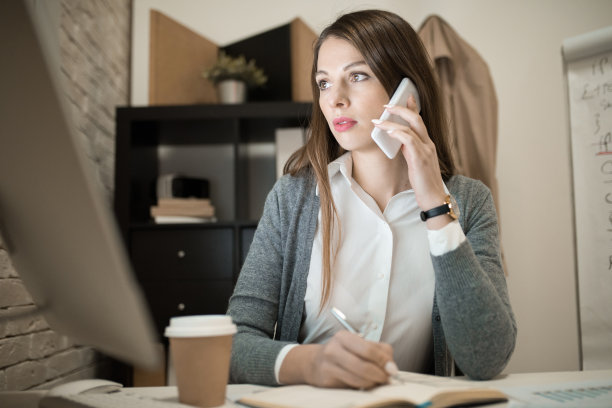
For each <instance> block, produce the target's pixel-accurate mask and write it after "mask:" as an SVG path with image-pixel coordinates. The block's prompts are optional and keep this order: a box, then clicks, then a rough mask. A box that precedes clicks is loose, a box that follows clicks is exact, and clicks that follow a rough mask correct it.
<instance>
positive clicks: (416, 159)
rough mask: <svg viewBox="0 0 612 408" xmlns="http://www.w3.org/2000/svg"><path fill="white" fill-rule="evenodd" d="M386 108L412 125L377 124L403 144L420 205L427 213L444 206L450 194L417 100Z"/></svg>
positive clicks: (412, 184) (411, 99)
mask: <svg viewBox="0 0 612 408" xmlns="http://www.w3.org/2000/svg"><path fill="white" fill-rule="evenodd" d="M386 109H387V110H388V111H389V112H390V113H392V114H394V115H397V116H400V117H401V118H402V119H404V120H405V121H406V122H408V125H402V124H399V123H395V122H391V121H388V120H386V121H382V122H379V123H376V122H375V123H374V125H375V126H376V127H378V128H380V129H383V130H385V131H386V132H387V133H388V134H389V136H391V137H392V138H394V139H397V140H399V141H400V142H401V143H402V147H401V152H402V154H403V156H404V158H405V159H406V163H407V164H408V177H409V179H410V185H411V186H412V189H413V190H414V193H415V195H416V200H417V204H418V205H419V207H420V208H421V209H422V210H424V211H426V210H429V209H432V208H434V207H437V206H439V205H441V204H442V203H444V199H445V197H446V192H445V190H444V182H443V181H442V175H441V173H440V164H439V163H438V155H437V153H436V146H435V145H434V143H433V142H432V141H431V139H430V138H429V133H428V132H427V128H426V127H425V123H424V122H423V119H422V118H421V115H419V114H418V113H417V106H416V102H415V100H414V97H413V96H412V95H411V96H410V98H409V99H408V106H407V107H403V106H390V105H389V106H386Z"/></svg>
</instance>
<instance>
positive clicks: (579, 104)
mask: <svg viewBox="0 0 612 408" xmlns="http://www.w3.org/2000/svg"><path fill="white" fill-rule="evenodd" d="M563 58H564V64H565V67H564V68H565V72H566V76H567V90H568V102H569V113H570V144H571V150H572V173H573V186H574V221H575V234H576V237H575V242H576V258H577V260H576V264H577V284H578V299H579V312H580V332H581V333H580V335H581V346H582V366H583V369H585V370H591V369H603V368H612V27H608V28H604V29H601V30H598V31H595V32H592V33H587V34H584V35H581V36H578V37H573V38H570V39H567V40H565V41H564V42H563ZM552 288H554V286H552Z"/></svg>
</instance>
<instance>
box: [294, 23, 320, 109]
mask: <svg viewBox="0 0 612 408" xmlns="http://www.w3.org/2000/svg"><path fill="white" fill-rule="evenodd" d="M317 38H318V37H317V35H316V34H315V32H314V31H312V29H311V28H310V27H308V26H307V25H306V24H305V23H304V22H303V21H302V20H301V19H299V18H295V19H294V20H293V21H292V22H291V99H292V100H293V101H296V102H312V86H311V84H310V74H311V70H312V57H313V46H314V43H315V41H317Z"/></svg>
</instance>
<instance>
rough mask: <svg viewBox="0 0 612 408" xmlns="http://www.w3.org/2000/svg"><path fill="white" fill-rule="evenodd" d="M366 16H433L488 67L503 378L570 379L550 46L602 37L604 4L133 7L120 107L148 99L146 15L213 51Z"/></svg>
mask: <svg viewBox="0 0 612 408" xmlns="http://www.w3.org/2000/svg"><path fill="white" fill-rule="evenodd" d="M372 7H375V8H383V9H388V10H391V11H395V12H397V13H398V14H400V15H401V16H403V17H404V18H405V19H406V20H408V21H409V22H410V23H411V24H412V25H413V26H414V27H415V28H418V27H419V25H420V24H421V23H422V22H423V21H424V19H425V17H427V16H428V15H430V14H433V13H435V14H439V15H440V16H442V17H443V18H444V19H446V20H447V21H448V22H449V23H450V24H451V25H452V26H453V27H454V28H455V29H456V31H457V32H458V33H459V34H460V35H462V36H463V38H464V39H465V40H466V41H467V42H468V43H470V44H471V45H472V46H473V47H474V48H475V49H476V50H477V51H478V52H479V53H480V54H481V55H482V56H483V58H484V59H485V60H486V61H487V62H488V64H489V67H490V69H491V74H492V76H493V80H494V83H495V86H496V90H497V94H498V100H499V144H498V166H497V177H498V181H499V187H500V198H501V200H500V201H501V202H500V207H501V208H500V215H501V220H500V222H501V226H502V231H503V244H504V249H505V253H506V257H507V265H508V270H509V277H508V285H509V289H510V296H511V300H512V303H513V306H514V310H515V313H516V317H517V320H518V324H519V335H518V343H517V349H516V352H515V354H514V356H513V358H512V361H511V362H510V364H509V366H508V368H507V371H508V372H529V371H553V370H574V369H578V368H579V367H580V355H579V343H578V321H577V319H578V317H577V310H576V289H575V288H576V286H575V253H574V252H575V251H574V238H573V236H574V235H573V234H574V230H573V224H572V211H573V209H572V200H571V191H572V190H571V179H570V175H571V172H570V154H569V131H568V116H567V102H566V97H565V94H564V76H563V66H562V58H561V43H562V41H563V40H564V39H565V38H567V37H572V36H575V35H578V34H582V33H585V32H589V31H592V30H595V29H598V28H601V27H605V26H609V25H610V24H611V22H610V16H611V15H612V2H610V1H609V0H590V1H588V2H578V1H573V0H539V1H528V0H519V1H514V2H507V1H501V0H493V1H491V0H462V1H452V0H388V1H369V2H367V3H365V2H354V1H351V0H332V1H330V0H311V1H308V2H301V1H282V0H266V1H263V0H262V1H257V2H243V1H240V0H223V1H206V2H202V1H198V0H175V1H173V2H167V1H164V0H134V14H133V18H134V20H133V26H134V31H133V55H132V67H133V70H132V73H133V77H132V83H131V85H132V103H133V104H136V105H139V104H146V101H147V98H148V97H147V89H146V88H147V82H148V70H147V69H148V68H147V61H148V11H149V9H150V8H156V9H158V10H160V11H162V12H164V13H166V14H167V15H169V16H170V17H172V18H174V19H176V20H178V21H181V22H182V23H183V24H185V25H187V26H188V27H189V28H191V29H193V30H194V31H196V32H199V33H200V34H201V35H203V36H205V37H207V38H208V39H210V40H211V41H214V42H216V43H218V44H219V45H224V44H228V43H231V42H234V41H237V40H239V39H242V38H245V37H249V36H251V35H253V34H256V33H259V32H262V31H265V30H268V29H270V28H272V27H276V26H279V25H282V24H286V23H287V22H289V21H290V20H291V19H292V18H294V17H296V16H299V17H301V18H302V19H303V20H304V21H305V22H306V23H307V24H308V25H310V27H311V28H313V29H314V30H315V31H316V32H319V31H320V30H321V29H322V28H323V27H324V26H325V25H326V24H328V23H329V22H331V21H332V20H333V19H334V18H335V16H337V15H338V14H340V13H342V12H344V11H347V10H355V9H360V8H372ZM253 16H257V18H253Z"/></svg>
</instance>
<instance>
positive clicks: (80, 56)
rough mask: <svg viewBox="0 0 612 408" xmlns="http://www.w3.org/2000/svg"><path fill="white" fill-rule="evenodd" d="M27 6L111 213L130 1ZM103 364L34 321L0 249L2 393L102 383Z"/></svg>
mask: <svg viewBox="0 0 612 408" xmlns="http://www.w3.org/2000/svg"><path fill="white" fill-rule="evenodd" d="M28 1H29V2H30V5H31V6H32V10H33V11H34V13H35V17H36V21H37V23H38V25H39V27H38V28H39V30H40V31H41V33H42V35H43V37H44V40H45V45H46V47H47V50H48V51H49V55H48V56H49V57H50V58H51V61H53V64H54V65H55V68H56V69H59V70H60V72H61V74H62V75H61V76H62V79H63V80H64V81H65V84H64V85H65V86H64V89H65V96H66V97H67V98H68V100H69V101H70V107H71V111H72V119H73V122H74V125H75V128H76V131H77V133H78V135H79V136H80V137H81V138H82V140H83V142H84V146H85V150H86V151H87V156H88V157H89V158H90V159H91V160H92V161H93V162H94V163H95V164H96V168H97V170H98V171H97V175H98V181H99V183H100V186H101V188H103V189H104V191H105V192H106V196H107V197H108V199H109V205H110V202H111V201H110V200H111V197H112V191H113V184H114V180H113V177H114V176H113V169H114V140H115V137H114V135H115V120H114V111H115V106H116V105H125V104H127V103H128V100H129V87H128V83H129V67H130V65H129V64H130V63H129V56H130V53H129V50H130V29H131V24H130V17H131V1H130V0H97V1H79V0H28ZM16 316H21V317H20V318H17V317H16ZM108 363H109V362H108V360H107V359H106V358H105V357H103V356H100V355H98V354H97V353H96V352H94V350H92V349H91V348H89V347H83V346H80V345H76V344H74V343H73V342H72V341H71V340H70V339H69V338H67V337H65V336H61V335H59V334H57V333H55V332H54V331H52V330H51V329H50V328H49V326H48V325H47V323H46V322H45V321H44V319H43V318H42V317H40V316H39V315H37V314H36V307H35V306H34V305H33V303H32V299H31V298H30V296H29V295H28V293H27V290H26V289H25V287H24V286H23V284H22V282H21V280H20V279H19V276H18V271H15V270H14V268H13V267H12V266H11V263H10V260H9V259H8V255H7V253H6V251H5V250H4V249H2V247H1V243H0V391H1V390H25V389H31V388H48V387H51V386H53V385H55V384H59V383H61V382H65V381H70V380H74V379H79V378H91V377H104V376H105V375H106V370H107V367H108V365H109V364H108Z"/></svg>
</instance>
